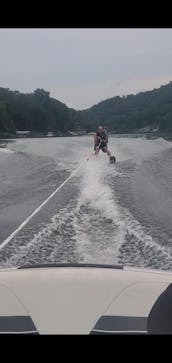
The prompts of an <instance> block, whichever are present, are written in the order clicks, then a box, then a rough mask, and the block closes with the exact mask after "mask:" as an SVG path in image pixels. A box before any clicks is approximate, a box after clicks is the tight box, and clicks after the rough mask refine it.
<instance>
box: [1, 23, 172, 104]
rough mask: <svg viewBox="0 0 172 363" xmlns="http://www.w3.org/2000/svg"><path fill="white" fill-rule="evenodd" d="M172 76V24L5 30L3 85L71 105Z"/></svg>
mask: <svg viewBox="0 0 172 363" xmlns="http://www.w3.org/2000/svg"><path fill="white" fill-rule="evenodd" d="M170 80H172V29H0V86H1V87H8V88H10V89H12V90H19V91H21V92H33V91H34V90H35V89H36V88H44V89H45V90H47V91H49V92H50V95H51V96H52V97H54V98H56V99H58V100H59V101H61V102H64V103H65V104H67V106H69V107H73V108H75V109H84V108H88V107H90V106H92V105H94V104H96V103H98V102H100V101H102V100H104V99H106V98H110V97H114V96H117V95H126V94H131V93H133V94H135V93H137V92H140V91H145V90H150V89H153V88H156V87H159V86H160V85H162V84H166V83H168V82H169V81H170Z"/></svg>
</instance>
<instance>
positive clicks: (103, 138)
mask: <svg viewBox="0 0 172 363" xmlns="http://www.w3.org/2000/svg"><path fill="white" fill-rule="evenodd" d="M96 135H97V136H98V137H100V138H101V140H102V141H103V140H106V136H107V132H106V131H105V130H103V131H102V132H99V131H96Z"/></svg>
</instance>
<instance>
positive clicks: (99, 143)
mask: <svg viewBox="0 0 172 363" xmlns="http://www.w3.org/2000/svg"><path fill="white" fill-rule="evenodd" d="M94 142H95V145H94V150H95V155H98V153H99V150H102V151H103V152H104V153H107V155H108V156H109V159H110V162H115V160H116V159H115V157H114V156H111V152H110V151H109V149H108V146H107V143H108V135H107V131H106V130H105V129H104V128H103V127H102V126H99V127H98V129H97V131H96V132H95V134H94Z"/></svg>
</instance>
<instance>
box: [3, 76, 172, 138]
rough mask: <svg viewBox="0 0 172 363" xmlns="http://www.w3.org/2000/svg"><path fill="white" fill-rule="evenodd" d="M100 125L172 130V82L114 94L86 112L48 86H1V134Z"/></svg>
mask: <svg viewBox="0 0 172 363" xmlns="http://www.w3.org/2000/svg"><path fill="white" fill-rule="evenodd" d="M98 125H103V126H105V127H106V128H107V129H108V130H109V131H111V132H134V131H139V130H140V129H143V128H145V127H149V128H150V129H154V128H158V129H159V130H160V131H162V132H164V131H165V132H172V82H169V83H168V84H167V85H165V86H161V87H160V88H157V89H153V90H152V91H146V92H140V93H138V94H136V95H133V94H131V95H128V96H122V97H119V96H117V97H113V98H110V99H107V100H104V101H102V102H100V103H98V104H97V105H94V106H92V107H90V108H89V109H86V110H83V111H76V110H74V109H72V108H68V107H67V106H66V105H65V104H64V103H62V102H60V101H58V100H56V99H54V98H52V97H50V94H49V92H47V91H45V90H44V89H40V88H38V89H36V90H35V91H34V92H33V93H27V94H24V93H20V92H19V91H11V90H10V89H9V88H3V87H0V134H1V135H2V134H3V135H5V134H7V135H10V134H11V135H12V134H15V132H16V130H21V131H22V130H29V131H31V132H33V133H34V132H36V133H38V132H40V133H47V132H49V131H51V132H54V133H55V134H57V135H58V133H60V132H62V133H65V132H66V131H68V130H73V131H75V130H78V129H85V130H86V131H87V132H91V131H94V130H95V128H96V127H97V126H98Z"/></svg>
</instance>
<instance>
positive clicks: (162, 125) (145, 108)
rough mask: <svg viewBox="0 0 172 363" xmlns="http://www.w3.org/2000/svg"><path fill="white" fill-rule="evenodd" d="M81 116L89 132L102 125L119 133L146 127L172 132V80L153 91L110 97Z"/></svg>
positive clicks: (81, 113)
mask: <svg viewBox="0 0 172 363" xmlns="http://www.w3.org/2000/svg"><path fill="white" fill-rule="evenodd" d="M80 116H81V118H82V125H83V127H85V128H86V129H87V130H89V131H92V130H94V129H95V127H96V126H98V125H99V124H102V125H104V126H106V127H107V128H108V129H109V130H111V131H118V132H130V131H136V130H139V129H141V128H145V127H146V126H149V127H151V128H152V129H153V128H156V127H157V126H158V127H159V130H160V131H172V82H169V83H168V84H167V85H165V86H161V87H160V88H158V89H154V90H152V91H147V92H140V93H138V94H136V95H132V94H131V95H128V96H123V97H113V98H110V99H107V100H105V101H102V102H100V103H98V104H97V105H95V106H93V107H91V108H89V109H87V110H83V111H80Z"/></svg>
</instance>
